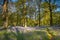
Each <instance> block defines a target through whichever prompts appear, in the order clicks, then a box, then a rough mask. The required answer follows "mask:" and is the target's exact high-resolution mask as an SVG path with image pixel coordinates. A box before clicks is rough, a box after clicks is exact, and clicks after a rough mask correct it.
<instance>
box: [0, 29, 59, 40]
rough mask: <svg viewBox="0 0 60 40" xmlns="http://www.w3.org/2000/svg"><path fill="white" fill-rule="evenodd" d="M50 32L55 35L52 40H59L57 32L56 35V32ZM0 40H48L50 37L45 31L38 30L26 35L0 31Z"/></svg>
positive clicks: (18, 32)
mask: <svg viewBox="0 0 60 40" xmlns="http://www.w3.org/2000/svg"><path fill="white" fill-rule="evenodd" d="M50 32H51V34H52V35H54V33H55V34H56V35H54V36H53V40H60V36H59V35H58V33H59V32H58V33H57V31H55V30H51V29H50ZM0 40H50V37H49V35H48V34H47V32H46V30H45V29H44V31H42V30H40V31H33V32H26V33H23V32H20V31H19V30H18V29H16V33H15V32H12V31H11V32H7V30H3V31H0Z"/></svg>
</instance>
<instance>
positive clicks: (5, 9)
mask: <svg viewBox="0 0 60 40" xmlns="http://www.w3.org/2000/svg"><path fill="white" fill-rule="evenodd" d="M2 18H3V22H4V23H3V27H4V28H7V26H8V0H4V1H3V13H2Z"/></svg>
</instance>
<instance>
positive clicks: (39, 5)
mask: <svg viewBox="0 0 60 40" xmlns="http://www.w3.org/2000/svg"><path fill="white" fill-rule="evenodd" d="M39 2H40V3H39V4H38V9H39V11H38V12H39V26H40V17H41V16H40V7H41V0H40V1H39Z"/></svg>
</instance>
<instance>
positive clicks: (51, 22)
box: [49, 0, 53, 26]
mask: <svg viewBox="0 0 60 40" xmlns="http://www.w3.org/2000/svg"><path fill="white" fill-rule="evenodd" d="M49 10H50V26H52V25H53V21H52V9H51V0H49Z"/></svg>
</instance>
